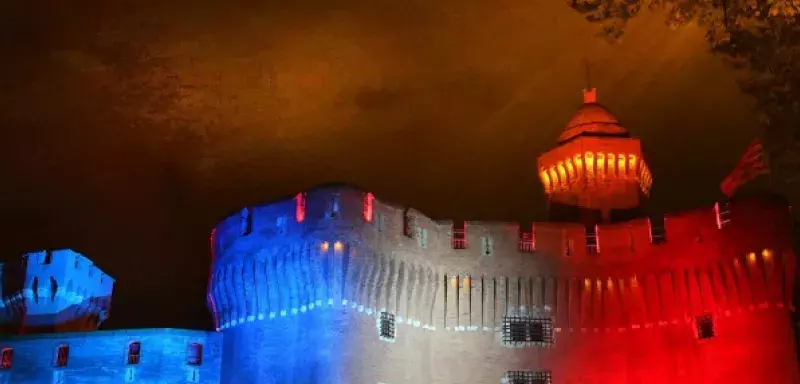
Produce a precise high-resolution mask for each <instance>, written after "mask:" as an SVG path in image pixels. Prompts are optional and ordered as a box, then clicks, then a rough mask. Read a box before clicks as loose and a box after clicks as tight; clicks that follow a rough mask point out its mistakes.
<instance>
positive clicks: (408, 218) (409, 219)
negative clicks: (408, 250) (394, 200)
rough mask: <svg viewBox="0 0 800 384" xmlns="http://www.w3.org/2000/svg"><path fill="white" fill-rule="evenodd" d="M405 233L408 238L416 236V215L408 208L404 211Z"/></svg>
mask: <svg viewBox="0 0 800 384" xmlns="http://www.w3.org/2000/svg"><path fill="white" fill-rule="evenodd" d="M403 235H404V236H405V237H408V238H412V239H413V238H414V216H412V215H411V212H409V211H408V209H406V210H405V211H403Z"/></svg>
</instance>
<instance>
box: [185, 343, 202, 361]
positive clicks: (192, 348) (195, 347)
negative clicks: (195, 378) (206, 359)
mask: <svg viewBox="0 0 800 384" xmlns="http://www.w3.org/2000/svg"><path fill="white" fill-rule="evenodd" d="M186 364H189V365H192V366H199V365H203V344H200V343H191V344H189V346H188V349H187V351H186Z"/></svg>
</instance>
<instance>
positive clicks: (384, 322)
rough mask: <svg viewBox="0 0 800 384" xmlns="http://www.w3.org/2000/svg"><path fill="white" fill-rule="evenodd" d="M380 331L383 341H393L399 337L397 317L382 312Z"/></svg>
mask: <svg viewBox="0 0 800 384" xmlns="http://www.w3.org/2000/svg"><path fill="white" fill-rule="evenodd" d="M379 321H380V323H379V324H378V331H379V333H380V337H381V339H382V340H387V341H391V340H394V339H395V337H396V336H397V333H396V332H395V315H394V314H393V313H389V312H386V311H383V312H381V316H380V319H379Z"/></svg>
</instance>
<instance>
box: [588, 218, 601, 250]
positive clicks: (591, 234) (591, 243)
mask: <svg viewBox="0 0 800 384" xmlns="http://www.w3.org/2000/svg"><path fill="white" fill-rule="evenodd" d="M597 233H598V231H597V225H589V226H587V227H586V253H589V254H594V253H600V238H599V236H598V234H597Z"/></svg>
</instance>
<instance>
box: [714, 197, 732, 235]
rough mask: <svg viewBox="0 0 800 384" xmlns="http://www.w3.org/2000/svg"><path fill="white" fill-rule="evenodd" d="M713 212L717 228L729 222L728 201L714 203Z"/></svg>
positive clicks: (725, 225) (723, 226)
mask: <svg viewBox="0 0 800 384" xmlns="http://www.w3.org/2000/svg"><path fill="white" fill-rule="evenodd" d="M714 214H715V216H716V217H717V228H718V229H722V228H725V227H727V226H728V224H729V223H730V222H731V211H730V209H729V207H728V203H722V204H720V203H714Z"/></svg>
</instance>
